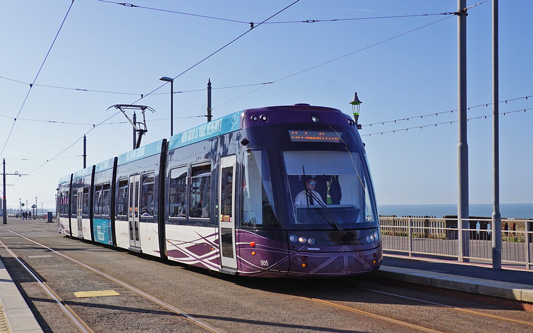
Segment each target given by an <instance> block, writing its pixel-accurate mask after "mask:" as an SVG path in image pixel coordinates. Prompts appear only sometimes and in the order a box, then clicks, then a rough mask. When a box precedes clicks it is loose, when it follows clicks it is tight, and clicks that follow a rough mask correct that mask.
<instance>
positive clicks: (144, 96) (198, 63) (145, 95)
mask: <svg viewBox="0 0 533 333" xmlns="http://www.w3.org/2000/svg"><path fill="white" fill-rule="evenodd" d="M73 1H74V0H73ZM299 1H300V0H296V1H294V2H292V3H290V4H289V5H287V6H285V7H284V8H282V9H281V10H279V11H277V12H276V13H274V14H272V15H270V16H269V17H268V18H266V19H265V20H263V21H262V22H261V23H259V24H258V25H257V26H256V27H255V28H257V27H258V26H260V25H262V24H263V23H264V22H266V21H268V20H270V19H272V18H273V17H275V16H277V15H279V14H280V13H282V12H284V11H285V10H287V9H289V8H290V7H292V6H294V5H295V4H296V3H298V2H299ZM252 30H253V29H250V30H247V31H245V32H244V33H242V34H240V35H239V36H237V37H235V38H234V39H232V40H231V41H230V42H228V43H226V44H225V45H223V46H222V47H220V48H218V49H217V50H215V51H214V52H212V53H210V54H209V55H208V56H206V57H204V58H203V59H201V60H200V61H198V62H196V63H195V64H193V65H192V66H190V67H188V68H187V69H185V70H184V71H182V72H181V73H180V74H178V75H176V76H175V77H174V78H173V80H175V79H176V78H178V77H180V76H182V75H183V74H185V73H187V72H189V71H190V70H192V69H193V68H195V67H197V66H198V65H200V64H201V63H203V62H204V61H206V60H208V59H209V58H211V57H212V56H214V55H215V54H217V53H218V52H220V51H222V50H223V49H225V48H226V47H228V46H230V45H231V44H233V43H235V42H236V41H237V40H239V39H240V38H242V37H244V36H245V35H247V34H248V33H249V32H250V31H252ZM165 85H166V83H164V84H162V85H160V86H159V87H157V88H156V89H154V90H152V91H151V92H149V93H148V94H143V95H141V98H140V99H137V100H136V101H134V102H132V103H130V104H135V103H137V102H139V101H140V100H142V99H144V98H146V97H147V96H150V95H152V94H153V93H154V92H156V91H157V90H159V89H161V88H162V87H164V86H165ZM119 113H120V111H117V112H115V113H114V114H113V115H111V116H110V117H108V118H106V119H105V120H103V121H102V122H100V123H98V124H96V125H93V127H92V128H91V129H90V130H89V131H87V132H86V133H84V135H83V136H82V137H80V138H78V139H77V140H76V141H74V142H73V143H72V144H70V145H69V146H68V147H67V148H65V149H64V150H62V151H61V152H60V153H58V154H57V155H55V156H54V157H52V158H51V159H49V160H47V161H46V162H44V163H43V164H41V165H40V166H38V167H37V168H35V169H34V170H32V171H31V172H30V174H32V173H34V172H36V171H37V170H39V169H41V168H42V167H44V166H45V165H46V164H48V163H49V162H50V161H52V160H54V159H56V158H57V157H59V156H61V155H62V154H63V153H64V152H66V151H67V150H69V149H70V148H71V147H73V146H74V145H75V144H76V143H78V142H79V141H81V140H82V139H83V137H85V136H86V135H87V134H89V133H90V132H91V131H93V130H94V129H95V128H97V127H99V126H100V125H102V124H104V123H106V122H107V121H109V120H110V119H112V118H113V117H115V116H116V115H118V114H119Z"/></svg>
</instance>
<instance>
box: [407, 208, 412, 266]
mask: <svg viewBox="0 0 533 333" xmlns="http://www.w3.org/2000/svg"><path fill="white" fill-rule="evenodd" d="M407 224H408V225H409V229H408V230H409V257H412V256H413V220H412V219H411V218H410V217H408V218H407Z"/></svg>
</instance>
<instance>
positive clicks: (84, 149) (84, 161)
mask: <svg viewBox="0 0 533 333" xmlns="http://www.w3.org/2000/svg"><path fill="white" fill-rule="evenodd" d="M86 167H87V138H86V137H85V135H84V136H83V168H84V169H85V168H86Z"/></svg>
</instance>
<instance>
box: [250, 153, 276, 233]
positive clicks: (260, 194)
mask: <svg viewBox="0 0 533 333" xmlns="http://www.w3.org/2000/svg"><path fill="white" fill-rule="evenodd" d="M269 168H270V167H269V161H268V157H267V152H266V151H248V152H246V155H245V158H244V177H243V182H244V184H243V196H242V198H243V205H242V207H243V210H242V221H243V226H248V227H254V228H275V227H278V226H279V222H278V220H277V218H276V216H275V214H274V207H273V205H274V202H273V192H272V182H271V180H270V173H269Z"/></svg>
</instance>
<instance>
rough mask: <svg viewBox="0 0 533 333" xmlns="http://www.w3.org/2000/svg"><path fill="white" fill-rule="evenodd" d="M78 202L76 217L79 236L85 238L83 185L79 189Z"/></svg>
mask: <svg viewBox="0 0 533 333" xmlns="http://www.w3.org/2000/svg"><path fill="white" fill-rule="evenodd" d="M77 201H78V202H77V203H76V219H77V221H78V237H79V238H83V187H82V188H79V189H78V195H77Z"/></svg>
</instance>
